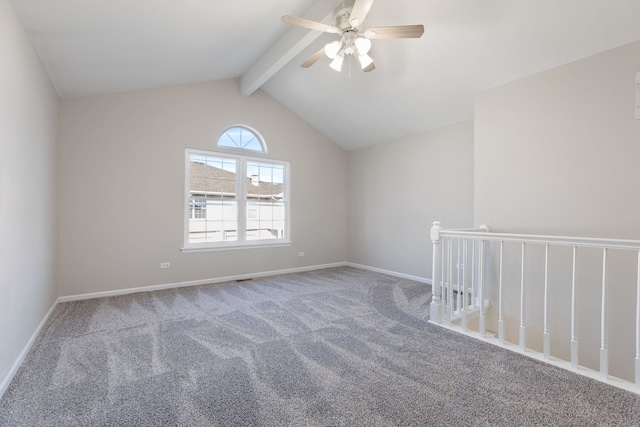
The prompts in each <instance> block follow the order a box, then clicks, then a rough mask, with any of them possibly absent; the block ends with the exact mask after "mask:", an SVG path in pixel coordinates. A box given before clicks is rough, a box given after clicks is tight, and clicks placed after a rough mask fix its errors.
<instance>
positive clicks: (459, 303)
mask: <svg viewBox="0 0 640 427" xmlns="http://www.w3.org/2000/svg"><path fill="white" fill-rule="evenodd" d="M456 242H457V247H458V255H457V257H456V274H457V276H456V285H457V286H458V293H457V294H456V308H457V311H458V314H462V312H461V310H460V307H461V306H462V287H461V286H460V243H461V242H460V239H456Z"/></svg>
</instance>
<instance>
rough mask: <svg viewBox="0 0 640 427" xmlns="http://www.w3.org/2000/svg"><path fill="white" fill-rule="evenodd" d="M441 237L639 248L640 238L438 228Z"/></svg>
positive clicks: (623, 248) (624, 248) (626, 248)
mask: <svg viewBox="0 0 640 427" xmlns="http://www.w3.org/2000/svg"><path fill="white" fill-rule="evenodd" d="M440 235H441V236H442V237H464V238H467V239H477V240H491V241H497V242H500V241H503V242H518V243H523V242H524V243H539V244H543V245H544V244H553V245H566V246H582V247H593V248H601V249H604V248H610V249H622V250H640V240H623V239H602V238H598V237H571V236H547V235H542V234H511V233H493V232H486V231H470V230H444V229H441V230H440Z"/></svg>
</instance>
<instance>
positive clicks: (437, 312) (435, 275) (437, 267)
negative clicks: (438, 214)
mask: <svg viewBox="0 0 640 427" xmlns="http://www.w3.org/2000/svg"><path fill="white" fill-rule="evenodd" d="M440 229H441V228H440V222H439V221H434V222H433V227H431V241H432V242H433V258H432V266H431V268H432V270H431V271H432V274H431V276H432V284H431V292H432V297H431V307H430V308H431V312H430V316H429V319H430V320H431V322H433V323H441V322H442V310H441V309H440V303H441V301H442V285H441V280H442V271H441V269H442V268H441V262H442V260H441V254H442V253H441V250H440Z"/></svg>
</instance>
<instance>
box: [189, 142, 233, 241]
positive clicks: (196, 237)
mask: <svg viewBox="0 0 640 427" xmlns="http://www.w3.org/2000/svg"><path fill="white" fill-rule="evenodd" d="M190 156H191V157H190V160H191V162H190V168H191V169H190V175H191V176H190V188H189V192H190V195H191V197H190V203H189V209H190V215H189V243H208V242H221V241H226V240H236V239H237V230H238V220H237V212H238V207H237V201H236V195H237V188H236V173H235V171H236V170H237V161H236V160H235V159H229V158H225V157H218V156H206V155H202V154H191V155H190Z"/></svg>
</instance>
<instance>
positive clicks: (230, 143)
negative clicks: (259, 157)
mask: <svg viewBox="0 0 640 427" xmlns="http://www.w3.org/2000/svg"><path fill="white" fill-rule="evenodd" d="M218 147H227V148H239V149H242V150H251V151H260V152H263V153H266V152H267V146H266V144H265V143H264V140H263V139H262V137H261V136H260V134H258V132H256V131H255V130H254V129H251V128H249V127H248V126H240V125H238V126H233V127H230V128H229V129H227V130H226V131H224V132H223V133H222V135H221V136H220V138H219V139H218Z"/></svg>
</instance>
